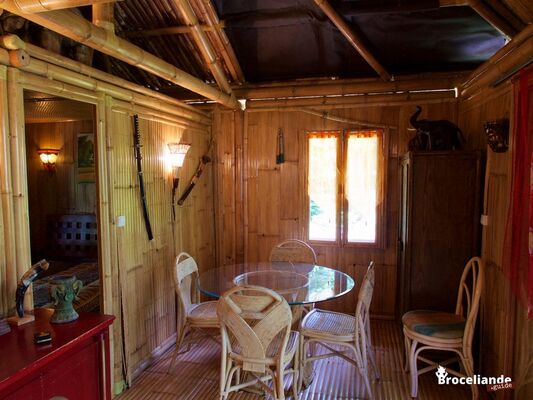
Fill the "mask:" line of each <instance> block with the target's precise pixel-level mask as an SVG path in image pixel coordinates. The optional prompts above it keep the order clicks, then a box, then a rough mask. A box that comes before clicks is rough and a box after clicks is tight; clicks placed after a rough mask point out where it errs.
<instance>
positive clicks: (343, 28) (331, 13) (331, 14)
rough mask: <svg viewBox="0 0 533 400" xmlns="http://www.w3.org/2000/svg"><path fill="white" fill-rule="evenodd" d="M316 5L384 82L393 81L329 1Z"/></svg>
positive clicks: (320, 0)
mask: <svg viewBox="0 0 533 400" xmlns="http://www.w3.org/2000/svg"><path fill="white" fill-rule="evenodd" d="M315 3H316V4H317V5H318V6H319V7H320V8H321V10H322V11H323V12H324V14H326V15H327V16H328V18H329V19H330V20H331V22H333V23H334V24H335V26H336V27H337V28H338V29H339V31H340V32H341V33H342V34H343V35H344V37H346V39H348V42H350V44H351V45H352V46H353V47H354V48H355V50H357V52H358V53H359V54H360V55H361V56H362V57H363V58H364V59H365V61H366V62H367V63H368V64H370V66H371V67H372V68H373V69H374V71H376V72H377V73H378V75H379V76H380V77H381V79H383V80H384V81H390V80H392V76H391V75H390V74H389V73H388V72H387V70H386V69H385V68H384V67H383V66H382V65H381V64H380V62H379V61H378V60H377V59H376V58H375V57H374V55H373V54H372V53H370V51H369V50H368V48H367V47H366V45H365V44H364V43H363V41H362V40H361V38H359V37H358V36H357V35H356V34H355V32H354V31H353V30H352V28H350V26H348V24H347V23H346V22H345V21H344V20H343V19H342V17H341V16H340V15H339V14H338V13H337V11H335V9H334V8H333V7H332V6H331V5H330V4H329V2H328V1H327V0H315Z"/></svg>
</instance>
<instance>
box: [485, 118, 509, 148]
mask: <svg viewBox="0 0 533 400" xmlns="http://www.w3.org/2000/svg"><path fill="white" fill-rule="evenodd" d="M483 127H484V128H485V133H486V134H487V142H488V144H489V146H490V148H491V149H492V151H493V152H495V153H505V152H506V151H507V149H508V148H509V120H508V119H507V118H504V119H499V120H496V121H487V122H485V123H484V124H483Z"/></svg>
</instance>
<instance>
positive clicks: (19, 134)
mask: <svg viewBox="0 0 533 400" xmlns="http://www.w3.org/2000/svg"><path fill="white" fill-rule="evenodd" d="M19 75H20V71H19V70H17V69H15V68H8V70H7V90H8V94H9V105H10V107H9V108H10V112H9V128H10V132H11V135H10V138H9V139H10V151H11V172H12V177H11V179H12V185H13V186H12V187H13V211H14V222H15V229H14V233H15V236H14V241H15V251H16V271H17V277H21V276H22V275H23V274H24V273H25V272H26V271H27V270H28V268H29V267H30V266H31V256H30V249H31V244H30V224H29V222H30V220H29V205H28V183H27V177H28V172H27V162H26V137H25V128H24V95H23V92H22V86H21V84H20V82H19ZM11 106H12V107H11ZM24 309H25V310H33V293H32V292H31V291H30V292H29V293H27V294H26V296H25V298H24Z"/></svg>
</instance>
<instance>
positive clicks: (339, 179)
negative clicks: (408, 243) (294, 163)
mask: <svg viewBox="0 0 533 400" xmlns="http://www.w3.org/2000/svg"><path fill="white" fill-rule="evenodd" d="M384 153H385V151H384V146H383V132H382V131H377V130H364V131H363V130H361V131H345V132H340V131H335V132H310V133H309V134H308V174H307V184H308V216H309V219H308V221H309V223H308V238H309V240H311V241H315V242H325V243H330V242H333V243H342V244H347V245H350V244H351V245H359V246H371V247H381V246H382V244H383V238H382V234H383V233H384V231H385V230H384V229H382V227H383V224H384V220H383V203H384V201H383V199H384V183H385V179H384V171H385V155H384Z"/></svg>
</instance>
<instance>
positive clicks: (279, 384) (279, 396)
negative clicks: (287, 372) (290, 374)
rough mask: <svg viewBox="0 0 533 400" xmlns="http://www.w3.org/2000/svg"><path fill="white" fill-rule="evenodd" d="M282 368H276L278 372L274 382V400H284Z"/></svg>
mask: <svg viewBox="0 0 533 400" xmlns="http://www.w3.org/2000/svg"><path fill="white" fill-rule="evenodd" d="M283 372H284V371H283V366H278V371H277V374H275V375H276V381H275V382H274V386H275V388H276V400H285V390H284V388H283V376H284V373H283Z"/></svg>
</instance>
